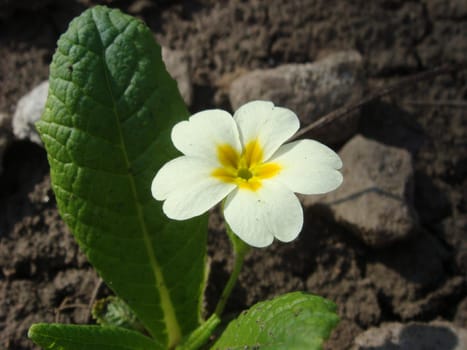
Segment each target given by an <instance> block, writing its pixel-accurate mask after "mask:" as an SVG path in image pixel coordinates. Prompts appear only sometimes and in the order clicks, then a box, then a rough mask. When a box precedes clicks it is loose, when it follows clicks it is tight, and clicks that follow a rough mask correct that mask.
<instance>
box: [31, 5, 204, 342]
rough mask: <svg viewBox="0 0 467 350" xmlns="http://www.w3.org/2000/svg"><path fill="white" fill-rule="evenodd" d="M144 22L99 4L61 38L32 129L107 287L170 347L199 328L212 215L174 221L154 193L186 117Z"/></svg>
mask: <svg viewBox="0 0 467 350" xmlns="http://www.w3.org/2000/svg"><path fill="white" fill-rule="evenodd" d="M160 51H161V50H160V47H159V46H158V45H157V44H156V43H155V41H154V38H153V34H152V33H151V31H150V30H149V28H147V26H145V25H144V23H142V22H141V21H139V20H137V19H135V18H133V17H131V16H128V15H125V14H123V13H121V12H120V11H118V10H111V9H108V8H106V7H103V6H96V7H94V8H91V9H89V10H87V11H85V12H83V13H82V14H81V15H80V16H79V17H78V18H76V19H74V20H73V21H72V22H71V23H70V26H69V28H68V30H67V32H66V33H64V34H63V35H62V36H61V38H60V39H59V41H58V47H57V51H56V53H55V55H54V57H53V61H52V64H51V66H50V78H49V81H50V88H49V96H48V100H47V103H46V107H45V111H44V114H43V116H42V119H41V121H40V122H39V123H37V129H38V130H39V132H40V135H41V138H42V140H43V142H44V144H45V147H46V150H47V154H48V160H49V163H50V167H51V178H52V186H53V190H54V192H55V195H56V197H57V203H58V208H59V210H60V213H61V215H62V217H63V219H64V220H65V222H66V223H67V224H68V225H69V226H70V228H71V231H72V232H73V234H74V236H75V237H76V239H77V241H78V243H79V244H80V247H81V248H82V249H83V251H84V252H85V253H86V255H87V257H88V259H89V261H90V262H91V263H92V264H93V265H94V267H95V268H96V270H97V271H98V272H99V274H100V275H101V276H102V277H103V279H104V280H105V281H106V283H107V285H108V286H109V287H110V288H112V289H113V291H114V292H115V293H116V294H117V295H118V296H119V297H120V298H122V299H123V300H124V301H125V302H126V303H127V304H128V305H129V306H130V307H131V308H132V309H133V310H134V311H135V313H136V315H137V316H138V319H139V320H141V322H142V323H143V324H144V326H145V327H146V329H147V330H148V331H149V333H150V334H151V335H152V336H153V337H154V338H155V339H157V341H158V342H160V343H161V344H163V345H164V346H165V347H173V346H175V345H176V344H178V343H179V341H180V340H181V339H182V338H183V337H184V336H186V335H188V334H190V333H191V332H192V331H193V330H194V329H196V328H197V326H198V325H199V324H200V320H201V317H200V310H201V299H202V293H203V290H204V285H205V259H206V234H207V216H206V215H204V216H201V217H198V218H194V219H191V220H187V221H181V222H180V221H172V220H169V219H168V218H167V217H166V216H165V215H164V214H163V212H162V205H161V203H160V202H157V201H156V200H154V199H153V198H152V196H151V181H152V179H153V177H154V176H155V174H156V172H157V170H158V169H159V168H160V167H161V166H162V165H163V164H164V163H166V162H167V161H169V160H170V159H172V158H174V157H176V156H177V154H178V152H176V150H175V148H174V147H173V146H172V143H171V141H170V132H171V129H172V127H173V125H174V124H175V123H177V122H178V121H180V120H183V119H186V118H187V117H188V112H187V110H186V107H185V105H184V102H183V100H182V98H181V96H180V94H179V92H178V89H177V85H176V82H175V81H174V80H173V79H172V78H171V77H170V76H169V74H168V73H167V71H166V69H165V66H164V64H163V62H162V59H161V52H160Z"/></svg>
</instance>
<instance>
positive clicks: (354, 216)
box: [303, 135, 417, 247]
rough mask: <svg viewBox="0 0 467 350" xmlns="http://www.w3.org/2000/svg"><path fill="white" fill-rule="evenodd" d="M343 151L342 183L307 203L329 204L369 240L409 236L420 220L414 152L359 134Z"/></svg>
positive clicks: (369, 242)
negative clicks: (416, 207)
mask: <svg viewBox="0 0 467 350" xmlns="http://www.w3.org/2000/svg"><path fill="white" fill-rule="evenodd" d="M339 155H340V157H341V159H342V162H343V164H344V167H343V169H342V173H343V176H344V182H343V184H342V185H341V187H340V188H338V189H337V190H336V191H333V192H330V193H327V194H325V195H320V196H306V197H304V198H303V202H304V205H305V206H312V205H315V204H320V205H324V206H326V207H328V208H329V209H330V210H331V212H332V215H333V216H334V218H335V220H336V221H338V222H339V223H341V224H342V225H344V226H346V227H348V228H350V229H351V231H352V232H354V233H355V234H356V235H357V236H358V237H359V238H360V239H361V240H362V241H363V242H364V243H366V244H367V245H369V246H375V247H381V246H387V245H389V244H391V243H394V242H396V241H398V240H402V239H404V238H407V237H408V236H409V235H410V234H411V233H412V232H413V230H414V229H415V228H416V226H417V216H416V213H415V211H414V209H413V203H412V192H413V185H412V178H413V167H412V159H411V155H410V153H409V152H408V151H407V150H405V149H402V148H397V147H392V146H387V145H385V144H382V143H379V142H377V141H374V140H370V139H367V138H365V137H363V136H361V135H357V136H355V137H353V138H352V139H351V140H350V141H349V142H348V143H346V144H345V145H344V147H343V148H342V149H341V151H340V152H339Z"/></svg>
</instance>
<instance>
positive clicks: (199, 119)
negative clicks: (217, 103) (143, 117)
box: [172, 109, 242, 159]
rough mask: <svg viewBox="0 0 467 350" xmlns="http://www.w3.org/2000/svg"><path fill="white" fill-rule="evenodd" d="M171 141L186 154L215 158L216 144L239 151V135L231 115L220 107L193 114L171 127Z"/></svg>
mask: <svg viewBox="0 0 467 350" xmlns="http://www.w3.org/2000/svg"><path fill="white" fill-rule="evenodd" d="M172 142H173V144H174V145H175V147H176V148H177V149H178V150H179V151H180V152H182V153H183V154H185V155H187V156H196V157H202V158H208V159H217V147H216V146H217V145H221V144H229V145H230V146H232V147H233V148H234V149H235V150H236V151H237V152H240V153H241V150H242V148H241V145H240V136H239V133H238V129H237V125H236V124H235V121H234V120H233V118H232V116H231V115H230V114H229V113H228V112H226V111H223V110H220V109H211V110H206V111H202V112H199V113H196V114H194V115H193V116H191V117H190V119H189V120H187V121H183V122H180V123H178V124H176V125H175V126H174V128H173V129H172Z"/></svg>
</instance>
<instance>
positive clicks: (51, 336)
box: [28, 323, 164, 350]
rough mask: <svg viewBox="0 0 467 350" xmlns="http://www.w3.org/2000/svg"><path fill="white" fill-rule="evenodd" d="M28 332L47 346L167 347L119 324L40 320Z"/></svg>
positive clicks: (72, 349)
mask: <svg viewBox="0 0 467 350" xmlns="http://www.w3.org/2000/svg"><path fill="white" fill-rule="evenodd" d="M28 336H29V338H31V339H32V340H33V341H34V342H35V343H36V344H39V345H40V346H42V347H43V348H44V349H47V350H64V349H66V350H163V349H164V348H163V347H161V346H160V345H159V344H157V343H155V342H154V341H153V340H151V339H150V338H148V337H145V336H144V335H142V334H141V333H138V332H135V331H130V330H128V329H125V328H118V327H100V326H78V325H65V324H45V323H38V324H35V325H33V326H32V327H31V328H30V329H29V332H28Z"/></svg>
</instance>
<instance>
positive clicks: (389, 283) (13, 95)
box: [0, 0, 467, 350]
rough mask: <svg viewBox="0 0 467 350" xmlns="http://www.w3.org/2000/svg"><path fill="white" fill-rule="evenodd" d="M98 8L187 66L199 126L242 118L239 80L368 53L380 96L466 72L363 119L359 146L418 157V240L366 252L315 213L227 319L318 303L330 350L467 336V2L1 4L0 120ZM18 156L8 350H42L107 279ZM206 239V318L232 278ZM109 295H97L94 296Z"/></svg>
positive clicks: (261, 264)
mask: <svg viewBox="0 0 467 350" xmlns="http://www.w3.org/2000/svg"><path fill="white" fill-rule="evenodd" d="M97 3H101V4H102V3H105V4H108V5H110V6H113V7H118V8H121V9H122V10H123V11H125V12H127V13H130V14H133V15H135V16H138V17H140V18H141V19H143V20H144V21H145V22H146V23H147V24H148V25H149V26H150V27H151V29H152V30H153V31H154V32H155V34H156V37H157V39H158V40H159V41H160V43H161V44H162V45H164V46H166V47H169V48H172V49H178V50H183V51H184V52H185V53H186V54H187V55H188V56H189V59H190V62H191V70H192V71H191V76H192V81H193V85H194V99H193V103H192V105H191V106H190V109H191V110H192V111H198V110H200V109H203V108H212V107H222V108H226V109H231V107H230V104H229V100H228V96H227V93H226V91H227V90H226V85H225V84H226V83H225V82H226V81H229V80H230V79H231V77H232V76H235V75H236V74H238V73H239V72H245V71H250V70H252V69H255V68H269V67H275V66H277V65H280V64H283V63H301V62H312V61H314V60H315V59H316V58H317V57H319V56H320V55H322V53H323V52H327V51H333V50H341V49H355V50H357V51H359V52H360V54H361V55H362V56H363V58H364V64H365V73H366V76H367V78H368V83H369V92H372V91H374V89H376V88H378V87H380V86H384V85H385V84H388V83H390V82H393V81H395V80H397V79H398V78H402V77H404V76H407V75H410V74H414V73H417V72H421V71H424V70H427V69H430V68H434V67H436V66H438V65H440V64H454V65H459V69H457V70H455V71H453V72H452V73H450V74H445V75H440V76H438V77H436V78H435V79H433V80H431V81H427V82H422V83H418V84H416V85H414V86H411V87H410V89H408V90H404V91H401V92H399V93H395V94H392V95H391V96H389V97H386V98H384V99H383V100H382V101H378V102H374V103H371V104H369V105H366V106H365V107H364V108H363V109H362V110H361V120H360V125H359V132H360V133H362V134H364V135H365V136H367V137H370V138H373V139H376V140H379V141H381V142H384V143H386V144H391V145H398V146H400V147H404V148H407V149H408V150H409V151H410V152H411V154H412V156H413V162H414V167H415V176H414V184H415V191H414V203H415V209H416V211H417V214H418V217H419V221H420V224H419V227H418V229H417V233H416V234H415V235H414V236H413V237H412V238H410V239H408V240H404V241H401V242H398V243H396V244H393V245H391V246H389V247H385V248H378V249H376V248H370V247H368V246H366V245H365V244H363V243H362V242H361V241H359V240H358V239H357V238H356V237H355V235H353V234H352V233H351V232H349V231H347V229H346V228H345V227H341V226H339V225H338V224H336V223H335V222H333V221H332V220H331V219H329V218H328V216H326V215H324V214H323V213H322V212H321V211H320V210H317V209H316V208H313V207H311V208H307V210H306V224H305V227H304V230H303V232H302V233H301V235H300V238H299V239H298V240H296V241H295V242H293V243H291V244H277V243H275V244H273V245H272V246H271V247H268V248H267V249H262V250H254V251H253V252H252V253H251V254H250V255H249V256H248V258H247V260H246V266H245V268H244V271H243V272H242V274H241V276H240V281H239V284H238V285H237V287H236V288H235V290H234V293H233V296H232V298H231V300H230V302H229V303H228V305H227V310H226V311H227V312H228V313H230V314H235V313H237V312H239V311H240V310H242V309H244V308H246V307H248V306H249V305H251V304H253V303H255V302H257V301H259V300H263V299H266V298H270V297H273V296H276V295H279V294H282V293H285V292H289V291H295V290H305V291H309V292H312V293H317V294H320V295H323V296H325V297H327V298H330V299H331V300H334V301H335V302H337V304H338V305H339V313H340V315H341V319H342V321H341V323H340V325H339V326H338V328H337V329H336V330H335V332H334V333H333V335H332V336H331V339H330V340H329V341H328V343H327V344H326V348H327V349H346V348H348V347H349V346H350V345H351V344H352V340H353V339H354V338H355V336H356V335H358V334H359V333H360V332H361V331H362V330H365V329H367V328H369V327H371V326H377V325H379V324H381V323H382V322H386V321H401V322H406V321H411V320H417V321H430V320H434V319H444V320H448V321H451V322H453V323H454V324H456V325H458V326H461V327H467V278H466V273H467V252H466V251H465V244H464V243H465V240H466V238H467V199H466V198H467V177H466V175H467V113H466V110H467V107H466V104H467V70H466V66H465V63H466V61H467V57H466V55H467V5H465V3H464V2H463V1H461V0H459V1H456V0H450V1H444V0H424V1H403V0H375V1H366V0H355V1H338V0H293V1H281V0H270V1H259V0H252V1H241V0H222V1H214V0H199V1H162V0H161V1H149V0H137V1H130V0H126V1H123V0H122V1H110V0H109V1H90V0H76V1H72V0H70V1H54V0H42V1H32V0H31V1H28V0H22V1H16V2H13V1H0V57H1V64H0V113H2V114H4V115H11V114H12V113H13V112H14V110H15V106H16V103H17V101H18V99H19V98H20V97H21V96H23V95H24V94H25V93H27V92H28V91H29V90H30V89H32V88H33V87H34V86H36V85H37V84H38V83H39V82H41V81H43V80H45V79H46V78H47V75H48V64H49V63H50V61H51V57H52V54H53V52H54V49H55V43H56V40H57V38H58V36H59V35H60V34H61V33H62V32H64V31H65V30H66V28H67V25H68V22H69V21H70V20H71V19H72V18H73V17H75V16H77V15H78V14H79V13H81V12H82V11H83V10H84V9H85V8H87V7H89V6H92V5H94V4H97ZM462 64H464V66H461V65H462ZM3 128H4V129H3V132H6V133H11V130H8V127H7V126H3ZM400 130H403V131H407V130H409V131H410V132H409V133H408V134H407V133H405V134H404V133H403V134H404V135H406V136H407V135H409V136H408V137H405V138H404V137H401V132H400ZM9 140H10V141H9V143H8V147H7V149H6V151H5V153H4V155H3V159H1V165H2V166H1V167H2V173H1V174H0V349H18V350H26V349H35V348H36V347H34V345H33V344H32V343H31V342H30V341H29V340H28V339H27V338H26V332H27V329H28V328H29V326H30V325H31V324H32V323H34V322H39V321H45V322H53V321H59V322H66V323H69V322H71V323H86V322H88V321H89V315H88V303H89V301H90V297H91V295H92V293H93V291H94V289H95V288H96V286H97V285H98V284H99V278H98V276H97V275H96V273H95V272H94V271H93V269H92V267H91V266H90V265H89V264H88V263H87V261H86V258H85V257H84V256H83V255H82V254H81V253H80V252H79V251H78V248H77V245H76V243H75V242H74V240H73V237H72V235H71V234H70V232H69V230H68V229H67V227H66V226H65V225H64V223H63V222H62V220H61V219H60V217H59V215H58V212H57V209H56V203H55V200H54V195H53V193H52V191H51V187H50V179H49V170H48V164H47V160H46V155H45V151H44V150H43V149H42V148H41V147H39V146H37V145H35V144H32V143H30V142H27V141H17V140H15V139H14V137H10V139H9ZM333 146H334V148H335V149H338V148H339V147H340V146H341V145H333ZM210 231H211V232H210V234H209V255H210V259H211V275H210V279H209V286H208V289H207V296H206V308H207V311H208V312H209V310H212V309H213V307H214V305H215V303H216V300H217V297H218V296H219V294H220V291H221V289H222V287H223V285H224V283H225V281H226V279H227V277H228V274H227V271H228V270H229V268H230V267H231V264H232V259H231V253H230V248H229V245H228V241H227V239H226V236H225V234H224V233H223V226H222V223H221V222H220V220H219V216H218V215H217V213H216V212H214V213H213V215H212V217H211V224H210ZM105 293H108V290H106V288H101V289H100V291H99V296H101V295H104V294H105Z"/></svg>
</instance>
